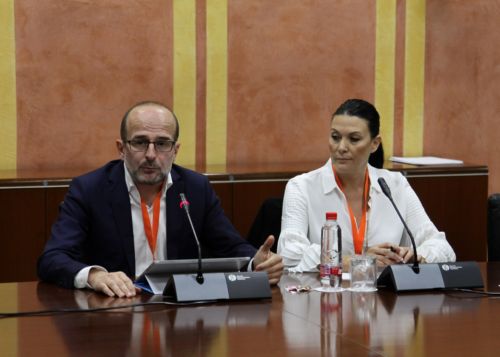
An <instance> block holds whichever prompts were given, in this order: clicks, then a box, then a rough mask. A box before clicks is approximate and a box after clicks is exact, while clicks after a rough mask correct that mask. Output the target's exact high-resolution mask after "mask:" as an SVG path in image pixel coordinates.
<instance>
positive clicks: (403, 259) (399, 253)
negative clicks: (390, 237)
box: [366, 243, 413, 266]
mask: <svg viewBox="0 0 500 357" xmlns="http://www.w3.org/2000/svg"><path fill="white" fill-rule="evenodd" d="M366 254H369V255H373V256H374V257H375V258H376V260H377V265H378V266H387V265H391V264H404V263H408V262H410V261H411V260H412V259H413V250H412V249H410V248H409V247H400V246H398V245H394V244H391V243H382V244H377V245H375V246H373V247H370V248H369V249H368V251H367V252H366Z"/></svg>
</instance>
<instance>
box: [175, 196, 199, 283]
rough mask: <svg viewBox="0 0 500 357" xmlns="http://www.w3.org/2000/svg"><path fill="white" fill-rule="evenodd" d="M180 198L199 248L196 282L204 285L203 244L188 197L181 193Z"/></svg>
mask: <svg viewBox="0 0 500 357" xmlns="http://www.w3.org/2000/svg"><path fill="white" fill-rule="evenodd" d="M179 196H180V197H181V204H180V206H181V208H184V210H185V211H186V216H187V218H188V220H189V224H190V225H191V230H192V231H193V235H194V239H195V240H196V246H197V248H198V274H197V275H196V281H197V282H198V284H203V282H204V281H205V279H204V278H203V270H202V266H201V244H200V241H199V239H198V235H197V234H196V230H195V229H194V225H193V221H192V220H191V215H190V214H189V202H188V200H187V199H186V195H184V193H180V194H179Z"/></svg>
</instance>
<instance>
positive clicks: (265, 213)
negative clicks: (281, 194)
mask: <svg viewBox="0 0 500 357" xmlns="http://www.w3.org/2000/svg"><path fill="white" fill-rule="evenodd" d="M282 208H283V198H268V199H266V200H265V201H264V202H263V203H262V205H261V206H260V209H259V211H258V212H257V216H256V217H255V219H254V221H253V223H252V226H251V227H250V231H249V232H248V236H247V240H248V242H250V243H251V244H252V245H253V246H254V247H255V248H257V249H258V248H259V247H260V246H261V245H262V244H263V243H264V241H265V240H266V238H267V237H268V236H269V235H270V234H272V235H274V238H275V240H274V245H273V247H272V248H271V251H273V252H275V253H276V249H277V246H278V238H279V235H280V231H281V210H282Z"/></svg>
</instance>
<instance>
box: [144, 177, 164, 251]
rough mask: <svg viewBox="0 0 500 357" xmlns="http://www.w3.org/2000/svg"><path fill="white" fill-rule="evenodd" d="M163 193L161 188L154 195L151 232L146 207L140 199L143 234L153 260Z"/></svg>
mask: <svg viewBox="0 0 500 357" xmlns="http://www.w3.org/2000/svg"><path fill="white" fill-rule="evenodd" d="M162 193H163V186H162V187H161V188H160V191H159V192H158V193H157V194H156V196H155V200H154V202H153V230H151V221H150V219H149V213H148V207H147V205H146V202H145V201H144V200H143V199H142V198H141V209H142V221H143V222H144V232H145V233H146V238H147V239H148V243H149V248H150V249H151V253H152V254H153V259H155V253H156V240H157V238H158V226H159V221H160V202H161V194H162Z"/></svg>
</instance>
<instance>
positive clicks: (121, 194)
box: [109, 161, 135, 276]
mask: <svg viewBox="0 0 500 357" xmlns="http://www.w3.org/2000/svg"><path fill="white" fill-rule="evenodd" d="M109 182H110V185H111V190H110V197H109V199H110V201H111V208H112V212H113V217H114V220H115V225H116V228H117V231H118V234H119V235H120V238H121V239H120V240H121V242H122V248H123V251H124V252H125V256H126V258H127V264H128V271H129V272H130V275H131V276H135V253H134V232H133V228H132V213H131V207H130V198H129V194H128V190H127V185H126V183H125V171H124V165H123V161H120V163H118V164H117V165H116V166H115V167H113V168H112V170H111V171H110V174H109Z"/></svg>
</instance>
